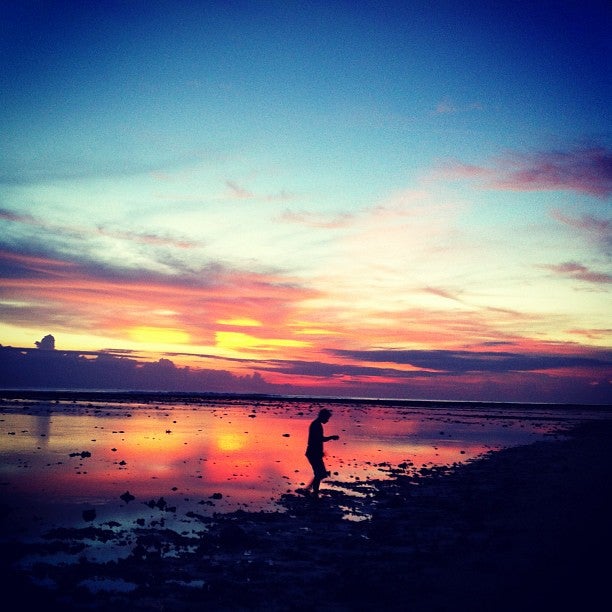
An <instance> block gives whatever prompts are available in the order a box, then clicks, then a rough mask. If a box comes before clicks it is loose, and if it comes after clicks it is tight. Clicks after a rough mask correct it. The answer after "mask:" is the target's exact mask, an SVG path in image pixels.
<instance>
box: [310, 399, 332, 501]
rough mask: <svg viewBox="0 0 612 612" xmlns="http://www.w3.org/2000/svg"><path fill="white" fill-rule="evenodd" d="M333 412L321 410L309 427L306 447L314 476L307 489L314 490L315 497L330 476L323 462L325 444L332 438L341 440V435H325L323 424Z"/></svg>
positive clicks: (325, 409)
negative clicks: (320, 486) (323, 482)
mask: <svg viewBox="0 0 612 612" xmlns="http://www.w3.org/2000/svg"><path fill="white" fill-rule="evenodd" d="M331 416H332V413H331V410H328V409H327V408H323V409H322V410H320V411H319V415H318V416H317V418H316V419H315V420H314V421H312V423H310V427H309V428H308V445H307V447H306V458H307V459H308V461H309V463H310V465H311V466H312V471H313V474H314V477H313V479H312V482H311V483H310V484H309V485H308V486H307V487H306V490H307V491H312V495H313V497H315V498H318V497H319V485H320V484H321V481H322V480H323V479H324V478H326V477H327V476H329V472H328V471H327V468H326V467H325V463H324V462H323V456H324V455H325V453H324V451H323V444H324V443H325V442H329V441H330V440H339V439H340V436H336V435H333V436H324V435H323V425H324V424H325V423H327V422H328V421H329V419H330V418H331Z"/></svg>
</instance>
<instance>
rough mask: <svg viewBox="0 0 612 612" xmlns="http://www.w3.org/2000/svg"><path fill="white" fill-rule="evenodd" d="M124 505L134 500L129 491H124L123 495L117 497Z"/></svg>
mask: <svg viewBox="0 0 612 612" xmlns="http://www.w3.org/2000/svg"><path fill="white" fill-rule="evenodd" d="M119 497H120V498H121V499H122V500H123V501H124V502H125V503H126V504H127V503H129V502H131V501H132V500H134V499H136V498H135V497H134V496H133V495H132V494H131V493H130V492H129V491H126V492H125V493H124V494H123V495H120V496H119Z"/></svg>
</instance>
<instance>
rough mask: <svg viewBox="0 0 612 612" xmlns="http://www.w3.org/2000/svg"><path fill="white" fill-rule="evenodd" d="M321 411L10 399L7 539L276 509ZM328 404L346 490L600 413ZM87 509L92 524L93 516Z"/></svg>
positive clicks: (290, 405)
mask: <svg viewBox="0 0 612 612" xmlns="http://www.w3.org/2000/svg"><path fill="white" fill-rule="evenodd" d="M324 406H326V404H325V403H324V402H319V401H282V400H265V401H256V402H250V401H243V400H239V399H233V400H216V401H209V400H201V401H190V402H184V403H160V402H157V403H154V404H153V403H139V402H118V401H69V402H66V401H55V402H40V401H26V400H3V401H2V403H0V495H1V498H0V501H1V504H2V507H3V509H4V512H3V513H2V517H3V518H2V521H3V523H4V525H3V526H2V534H0V535H2V537H5V536H7V535H11V534H15V533H20V534H22V535H24V536H25V535H28V534H36V533H42V532H44V531H45V530H48V529H50V528H53V527H63V526H65V527H86V526H88V525H93V526H97V527H100V526H103V525H111V526H113V525H114V524H115V523H117V524H119V525H125V524H135V525H147V526H156V525H157V526H166V527H169V528H173V529H177V530H179V531H180V530H181V527H183V529H187V530H188V529H189V528H190V527H189V526H190V525H191V524H192V522H193V520H192V519H193V517H194V515H197V516H200V517H208V516H212V515H213V514H214V513H216V512H231V511H234V510H237V509H245V510H251V511H258V510H265V511H268V510H282V508H281V507H280V506H279V505H278V500H279V498H280V496H281V495H282V494H283V493H286V492H294V491H295V490H296V489H297V488H299V487H300V486H303V485H304V484H306V483H308V482H309V481H310V479H311V471H310V467H309V465H308V462H307V460H306V458H305V456H304V451H305V445H306V435H307V430H308V425H309V423H310V421H311V420H312V419H313V418H315V417H316V415H317V413H318V411H319V410H320V409H321V408H322V407H324ZM328 407H330V408H331V410H332V411H333V417H332V419H331V420H330V422H329V423H328V424H327V425H326V426H325V435H331V434H338V435H339V436H340V440H338V441H331V442H328V443H327V444H326V450H327V456H326V459H325V460H326V464H327V468H328V469H329V470H330V471H331V472H332V475H331V477H330V479H329V481H325V482H324V483H323V485H322V489H324V488H325V487H327V488H340V489H343V490H344V489H345V488H346V489H347V490H350V485H351V484H354V483H357V482H361V483H366V482H368V481H371V480H373V479H384V478H389V477H391V475H392V473H393V470H394V469H395V468H397V466H399V465H401V466H402V469H403V470H404V471H408V472H410V471H411V472H413V473H416V472H418V471H419V470H421V469H422V468H428V467H429V468H430V467H432V466H451V465H453V464H455V463H460V462H465V461H468V460H470V459H473V458H475V457H478V456H480V455H482V454H483V453H487V452H489V451H493V450H497V449H500V448H504V447H508V446H514V445H519V444H525V443H530V442H533V441H536V440H540V439H543V438H545V437H546V436H548V435H551V433H554V432H558V431H559V429H560V428H563V427H565V426H567V425H569V424H571V423H573V422H576V421H579V420H584V419H585V418H590V416H598V417H599V416H601V415H600V414H597V413H593V414H591V413H590V412H589V410H588V409H587V410H578V409H576V408H573V409H563V408H560V407H541V408H533V407H531V408H529V409H528V410H521V409H520V408H517V407H516V406H506V407H504V406H502V405H492V406H490V407H486V406H478V407H477V408H462V407H457V406H452V405H445V406H437V407H434V406H430V407H418V406H410V405H405V406H385V405H377V404H371V403H370V404H368V403H367V402H364V403H346V404H342V403H334V404H332V405H329V406H328ZM126 493H129V495H130V496H133V499H131V497H130V498H129V497H127V496H125V494H126ZM122 496H123V497H122ZM92 510H93V511H95V517H94V518H92V516H93V514H91V515H90V516H89V517H87V518H85V516H86V515H84V514H83V513H84V512H87V511H92ZM188 513H190V514H189V515H188ZM349 518H350V517H349Z"/></svg>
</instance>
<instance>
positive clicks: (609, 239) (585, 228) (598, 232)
mask: <svg viewBox="0 0 612 612" xmlns="http://www.w3.org/2000/svg"><path fill="white" fill-rule="evenodd" d="M551 215H552V217H553V218H554V219H556V220H557V221H560V222H561V223H563V224H564V225H567V226H569V227H571V228H572V229H575V230H578V231H579V232H581V233H583V234H585V235H586V236H588V237H589V238H590V239H594V240H595V242H598V243H603V244H605V245H610V246H612V222H611V221H609V220H608V219H600V218H598V217H594V216H592V215H583V216H582V217H569V216H567V215H564V214H563V213H562V212H561V211H558V210H553V211H552V212H551Z"/></svg>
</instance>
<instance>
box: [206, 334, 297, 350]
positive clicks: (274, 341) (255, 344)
mask: <svg viewBox="0 0 612 612" xmlns="http://www.w3.org/2000/svg"><path fill="white" fill-rule="evenodd" d="M215 337H216V341H217V347H218V348H221V349H232V350H240V349H260V350H269V349H271V348H273V347H287V346H291V347H305V346H309V343H308V342H303V341H301V340H288V339H284V338H257V337H255V336H250V335H249V334H242V333H240V332H225V331H220V332H217V333H216V336H215Z"/></svg>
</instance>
